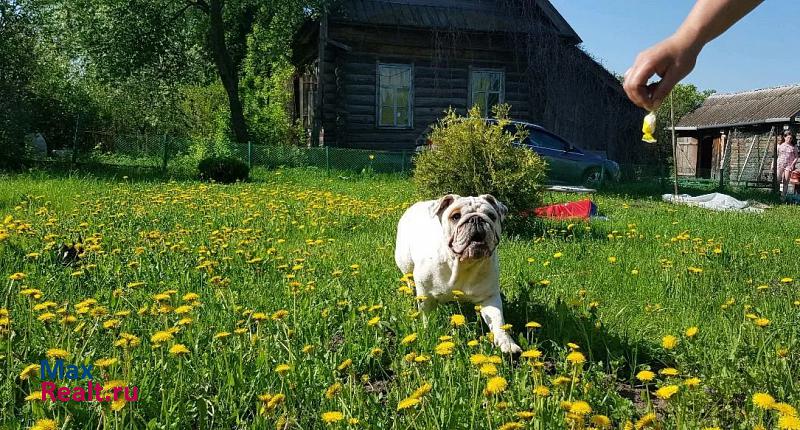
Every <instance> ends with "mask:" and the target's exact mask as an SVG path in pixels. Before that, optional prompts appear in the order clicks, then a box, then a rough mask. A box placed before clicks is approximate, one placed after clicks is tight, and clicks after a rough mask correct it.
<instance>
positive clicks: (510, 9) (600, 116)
mask: <svg viewBox="0 0 800 430" xmlns="http://www.w3.org/2000/svg"><path fill="white" fill-rule="evenodd" d="M580 42H581V39H580V37H579V36H578V35H577V34H576V33H575V31H574V30H573V29H572V27H570V25H569V24H568V23H567V22H566V20H565V19H564V18H563V17H562V16H561V15H560V14H559V13H558V11H557V10H556V9H555V8H554V7H553V6H552V5H551V4H550V2H549V1H547V0H342V1H340V2H338V3H334V4H333V6H331V8H330V9H329V10H328V11H327V12H325V13H322V14H319V16H312V17H309V19H308V21H307V22H306V23H305V24H304V26H303V27H302V29H301V31H299V32H298V35H297V37H296V40H295V42H294V51H293V57H294V62H295V64H296V66H297V68H298V73H297V76H296V77H295V79H294V114H295V118H296V119H297V120H298V121H301V122H302V124H303V126H304V128H305V129H306V130H307V134H308V136H309V144H310V145H326V146H335V147H349V148H364V149H372V150H413V148H414V146H415V142H417V140H418V139H419V138H420V136H421V135H422V133H423V132H424V131H425V129H426V128H427V127H428V125H429V124H431V123H433V122H435V121H436V120H437V119H438V118H441V117H442V116H443V113H444V112H445V110H446V109H448V108H450V107H452V108H454V109H456V110H457V111H458V112H459V113H462V114H463V113H465V112H466V110H467V108H468V107H471V106H473V105H477V106H479V107H480V109H481V111H482V113H483V114H484V115H487V116H488V115H490V113H491V106H493V105H495V104H498V103H508V104H510V105H511V116H512V118H513V119H515V120H521V121H528V122H533V123H537V124H539V125H542V126H544V127H546V128H548V129H550V130H552V131H554V132H556V133H558V134H560V135H561V136H563V137H564V138H566V139H568V140H571V141H572V142H573V143H575V144H578V145H579V146H582V147H584V148H586V149H589V150H594V151H598V152H606V153H607V154H608V155H609V156H610V157H615V158H616V159H617V160H619V161H622V162H626V161H636V160H638V158H637V157H639V158H640V156H641V153H642V152H643V151H641V150H640V149H641V142H640V137H641V136H640V132H639V128H640V127H641V119H642V117H643V113H642V111H640V110H639V109H638V108H636V107H635V106H634V105H633V104H632V103H630V102H629V101H628V99H627V98H626V97H625V95H624V93H623V91H622V88H621V85H620V83H619V81H618V80H617V79H616V78H615V77H614V76H613V75H612V74H610V73H609V72H608V71H607V70H605V69H604V68H603V67H602V66H600V65H599V64H598V63H597V62H595V61H594V60H592V59H591V58H590V57H589V56H588V55H587V54H586V53H584V52H583V51H582V50H581V49H579V47H578V44H579V43H580ZM320 135H322V136H320Z"/></svg>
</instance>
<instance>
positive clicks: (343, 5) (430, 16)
mask: <svg viewBox="0 0 800 430" xmlns="http://www.w3.org/2000/svg"><path fill="white" fill-rule="evenodd" d="M539 14H540V16H543V17H544V18H545V22H546V24H548V25H549V26H551V27H552V28H553V29H554V30H555V31H556V32H557V33H558V34H559V35H561V36H562V37H564V38H566V39H567V40H569V41H571V42H573V43H580V42H581V39H580V37H579V36H578V34H577V33H576V32H575V30H574V29H573V28H572V27H571V26H570V25H569V23H567V21H566V20H565V19H564V17H563V16H561V14H560V13H559V12H558V11H557V10H556V8H555V7H553V5H552V4H551V3H550V1H549V0H521V1H520V0H342V1H341V2H340V3H339V5H338V7H336V8H334V9H333V11H332V13H331V15H330V19H332V20H334V21H337V20H338V21H344V22H354V23H364V24H377V25H392V26H402V27H419V28H435V29H448V30H453V29H456V30H472V31H481V32H484V31H486V32H494V31H503V32H505V31H516V32H527V31H531V30H532V29H534V28H536V25H538V24H539V23H538V22H534V20H533V18H531V17H532V16H537V15H539Z"/></svg>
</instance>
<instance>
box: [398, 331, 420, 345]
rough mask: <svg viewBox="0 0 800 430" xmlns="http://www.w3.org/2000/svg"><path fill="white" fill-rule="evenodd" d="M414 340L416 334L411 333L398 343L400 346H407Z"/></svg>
mask: <svg viewBox="0 0 800 430" xmlns="http://www.w3.org/2000/svg"><path fill="white" fill-rule="evenodd" d="M415 340H417V334H416V333H411V334H409V335H408V336H406V337H404V338H403V340H401V341H400V344H401V345H408V344H410V343H412V342H414V341H415Z"/></svg>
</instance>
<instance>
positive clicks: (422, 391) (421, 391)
mask: <svg viewBox="0 0 800 430" xmlns="http://www.w3.org/2000/svg"><path fill="white" fill-rule="evenodd" d="M432 389H433V385H431V384H429V383H427V382H426V383H424V384H422V385H421V386H420V387H419V388H417V389H416V390H414V392H413V393H411V397H413V398H415V399H419V398H421V397H422V396H424V395H426V394H428V393H430V392H431V390H432Z"/></svg>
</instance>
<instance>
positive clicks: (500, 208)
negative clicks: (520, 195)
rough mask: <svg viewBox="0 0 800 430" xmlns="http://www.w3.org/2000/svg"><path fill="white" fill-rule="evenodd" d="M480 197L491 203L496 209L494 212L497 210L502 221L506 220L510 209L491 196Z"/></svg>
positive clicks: (482, 195) (483, 195)
mask: <svg viewBox="0 0 800 430" xmlns="http://www.w3.org/2000/svg"><path fill="white" fill-rule="evenodd" d="M478 197H480V198H482V199H484V200H486V201H487V202H489V204H490V205H492V206H493V207H494V210H496V211H497V213H498V214H499V215H500V221H503V220H504V219H505V218H506V215H507V214H508V208H507V207H506V205H504V204H502V203H500V200H497V198H496V197H495V196H493V195H491V194H481V195H480V196H478Z"/></svg>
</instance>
